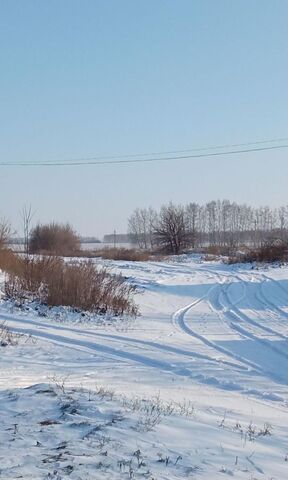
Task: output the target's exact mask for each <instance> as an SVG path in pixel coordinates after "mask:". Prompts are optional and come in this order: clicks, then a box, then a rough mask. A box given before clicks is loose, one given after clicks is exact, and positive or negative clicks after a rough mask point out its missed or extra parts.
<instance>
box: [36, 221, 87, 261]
mask: <svg viewBox="0 0 288 480" xmlns="http://www.w3.org/2000/svg"><path fill="white" fill-rule="evenodd" d="M79 249H80V239H79V236H78V235H77V234H76V232H75V231H74V230H73V228H72V227H71V225H69V224H68V223H67V224H66V225H62V224H58V223H50V224H47V225H40V224H39V225H37V226H36V227H35V228H34V229H33V230H32V232H31V235H30V240H29V250H30V253H49V254H53V255H69V254H70V253H73V252H75V251H77V250H79Z"/></svg>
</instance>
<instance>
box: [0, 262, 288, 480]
mask: <svg viewBox="0 0 288 480" xmlns="http://www.w3.org/2000/svg"><path fill="white" fill-rule="evenodd" d="M97 262H99V263H101V261H100V260H97ZM106 263H107V262H106ZM109 264H110V265H112V267H113V268H114V269H115V270H117V271H121V272H122V273H123V274H124V275H125V276H126V277H129V278H131V281H133V282H135V283H136V284H137V285H138V286H139V293H138V294H137V303H138V304H139V305H140V311H141V316H140V317H138V318H137V319H136V320H135V321H133V322H130V321H123V322H122V321H119V320H118V321H113V320H111V321H107V322H105V323H104V324H103V321H98V320H99V319H97V318H96V319H89V318H87V317H81V316H80V317H79V315H78V316H77V315H72V314H69V313H67V311H66V310H61V309H58V311H57V312H56V314H55V311H54V310H53V311H52V312H51V313H50V312H49V311H48V312H47V310H46V311H45V312H43V311H42V310H41V311H40V313H41V315H39V312H37V311H34V310H33V309H31V308H30V309H27V310H23V309H22V310H20V309H19V308H17V307H15V306H14V305H13V304H11V303H7V302H6V303H5V302H3V303H2V305H0V322H1V321H5V322H6V324H7V326H8V327H9V328H10V329H12V330H13V331H14V332H17V333H20V334H25V336H23V337H20V338H19V341H18V345H16V346H6V347H0V368H1V369H0V372H1V374H0V409H1V417H0V459H1V461H0V478H1V479H6V478H7V479H15V478H24V479H30V478H31V479H42V478H43V479H44V478H47V479H48V478H50V479H55V480H56V479H58V480H60V479H62V478H66V477H67V478H68V477H69V478H71V479H81V480H82V479H102V478H103V479H106V478H107V479H110V478H111V479H118V478H119V479H120V478H121V479H122V478H135V479H136V478H148V479H151V480H152V479H154V480H156V479H157V480H160V479H167V480H168V479H169V480H170V479H178V478H198V479H203V480H214V479H218V478H219V479H221V478H226V477H227V476H228V477H233V478H235V479H247V480H256V479H265V480H272V479H274V480H284V479H286V478H288V432H287V418H288V388H287V383H288V348H287V347H288V342H287V336H288V267H286V266H285V267H281V268H280V267H277V268H275V267H269V268H260V269H258V270H257V269H251V268H250V267H245V266H227V265H224V264H222V263H219V262H210V263H208V262H205V263H204V262H201V260H200V259H199V258H197V257H194V258H193V257H190V258H189V257H185V256H184V257H179V258H178V259H177V260H175V261H171V262H167V263H164V262H161V263H160V262H159V263H158V262H145V263H141V262H139V263H138V262H112V263H111V262H110V263H109ZM43 314H44V316H43Z"/></svg>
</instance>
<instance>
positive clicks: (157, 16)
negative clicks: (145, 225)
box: [0, 0, 288, 236]
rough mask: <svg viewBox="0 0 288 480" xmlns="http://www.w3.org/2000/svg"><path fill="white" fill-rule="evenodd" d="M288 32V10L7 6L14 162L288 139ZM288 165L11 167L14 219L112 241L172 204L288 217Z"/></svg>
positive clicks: (90, 1)
mask: <svg viewBox="0 0 288 480" xmlns="http://www.w3.org/2000/svg"><path fill="white" fill-rule="evenodd" d="M287 19H288V1H287V0H273V1H272V0H121V1H120V0H49V1H45V0H42V1H39V0H0V162H1V161H2V162H3V161H8V162H13V161H29V160H31V161H45V160H65V159H70V158H78V157H87V156H96V155H100V156H101V155H109V154H130V153H135V152H137V153H140V152H153V151H163V150H174V149H187V148H193V147H202V146H206V145H214V144H226V143H241V142H249V141H256V140H265V139H270V138H278V137H288V94H287V84H288V82H287V80H288V75H287V74H288V67H287V61H288V60H287V59H288V56H287V53H288V22H287ZM287 155H288V150H281V151H270V152H260V153H254V154H247V155H245V156H243V155H234V156H233V157H232V156H226V157H223V158H222V157H216V158H209V159H193V160H191V159H190V160H177V161H174V162H170V163H169V162H167V163H165V164H164V163H151V164H137V165H135V164H133V165H113V166H112V165H110V166H109V165H108V166H107V165H105V166H103V165H102V166H80V167H49V168H44V167H34V168H33V167H19V166H18V167H12V166H10V167H3V166H2V167H0V215H4V216H6V217H8V218H10V220H11V221H12V223H13V225H14V227H15V228H17V229H19V210H20V209H21V207H23V205H24V204H31V205H32V208H33V210H35V211H36V213H35V217H34V219H35V221H36V220H41V221H42V222H46V221H50V220H56V221H70V222H71V223H72V224H73V225H74V226H75V228H76V229H77V230H78V231H79V232H80V233H82V234H88V235H99V236H102V235H103V234H104V233H109V232H111V231H113V229H114V228H115V229H116V230H117V231H118V232H125V231H126V220H127V217H128V216H129V214H130V213H131V212H132V211H133V210H134V208H135V207H137V206H139V207H148V206H150V205H151V206H153V207H155V208H158V207H159V206H160V205H161V204H162V203H166V202H168V201H170V200H172V201H174V202H176V203H180V202H181V203H182V202H183V203H186V202H189V201H196V202H200V203H202V202H206V201H208V200H211V199H217V198H228V199H230V200H235V201H238V202H248V203H251V204H253V205H260V204H269V205H271V206H276V205H280V204H287V203H288V195H287V190H288V188H287V185H288V161H287ZM19 233H21V232H20V231H19Z"/></svg>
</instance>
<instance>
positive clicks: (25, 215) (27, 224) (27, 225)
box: [20, 205, 34, 255]
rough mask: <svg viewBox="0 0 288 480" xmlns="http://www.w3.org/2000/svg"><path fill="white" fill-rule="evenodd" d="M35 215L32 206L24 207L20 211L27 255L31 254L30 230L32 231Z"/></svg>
mask: <svg viewBox="0 0 288 480" xmlns="http://www.w3.org/2000/svg"><path fill="white" fill-rule="evenodd" d="M33 215H34V213H33V212H32V208H31V205H29V206H27V205H24V207H23V208H22V210H21V211H20V216H21V219H22V226H23V237H24V252H25V254H26V255H28V254H29V241H30V230H31V221H32V218H33Z"/></svg>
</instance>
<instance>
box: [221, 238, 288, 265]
mask: <svg viewBox="0 0 288 480" xmlns="http://www.w3.org/2000/svg"><path fill="white" fill-rule="evenodd" d="M287 261H288V245H287V244H286V243H282V244H266V245H263V246H262V247H259V248H256V249H254V250H249V251H248V252H246V253H245V254H242V255H235V256H232V257H230V258H229V259H228V263H229V264H233V263H252V262H259V263H273V262H287Z"/></svg>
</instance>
